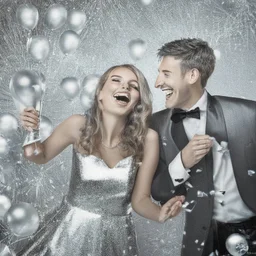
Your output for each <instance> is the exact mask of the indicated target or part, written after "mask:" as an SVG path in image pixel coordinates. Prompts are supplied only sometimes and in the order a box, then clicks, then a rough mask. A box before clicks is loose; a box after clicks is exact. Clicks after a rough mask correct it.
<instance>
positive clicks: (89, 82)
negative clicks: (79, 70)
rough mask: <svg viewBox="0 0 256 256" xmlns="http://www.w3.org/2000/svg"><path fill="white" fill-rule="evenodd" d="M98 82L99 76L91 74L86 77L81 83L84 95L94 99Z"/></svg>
mask: <svg viewBox="0 0 256 256" xmlns="http://www.w3.org/2000/svg"><path fill="white" fill-rule="evenodd" d="M99 81H100V76H99V75H96V74H92V75H88V76H86V77H85V78H84V80H83V82H82V88H84V90H85V93H86V94H88V95H89V96H90V97H94V95H95V91H96V88H97V85H98V83H99Z"/></svg>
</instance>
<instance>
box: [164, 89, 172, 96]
mask: <svg viewBox="0 0 256 256" xmlns="http://www.w3.org/2000/svg"><path fill="white" fill-rule="evenodd" d="M162 91H163V92H164V93H165V96H170V95H172V94H173V91H172V89H163V90H162Z"/></svg>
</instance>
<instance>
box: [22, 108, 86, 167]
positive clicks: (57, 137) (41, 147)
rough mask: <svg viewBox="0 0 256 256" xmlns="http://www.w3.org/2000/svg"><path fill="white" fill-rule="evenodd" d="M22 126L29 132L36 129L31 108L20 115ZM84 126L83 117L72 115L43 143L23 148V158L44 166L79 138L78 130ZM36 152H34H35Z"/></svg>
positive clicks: (36, 124)
mask: <svg viewBox="0 0 256 256" xmlns="http://www.w3.org/2000/svg"><path fill="white" fill-rule="evenodd" d="M21 122H22V126H23V127H24V128H25V129H26V130H29V131H31V130H32V129H36V128H37V127H38V124H39V121H38V116H37V114H36V112H35V110H34V109H33V108H26V109H25V110H24V111H23V112H22V114H21ZM84 125H85V117H84V116H82V115H73V116H71V117H69V118H67V119H66V120H64V121H63V122H62V123H61V124H59V125H58V126H57V127H56V129H55V130H54V131H53V133H52V134H51V135H50V137H49V138H47V140H45V141H44V142H43V143H40V142H36V143H32V144H30V145H27V146H25V147H24V156H25V157H26V158H27V159H28V160H29V161H32V162H34V163H37V164H45V163H47V162H48V161H50V160H51V159H53V158H54V157H55V156H56V155H58V154H59V153H61V152H62V151H63V150H64V149H65V148H66V147H67V146H68V145H70V144H74V143H76V142H77V141H78V140H79V138H80V129H81V128H82V127H84ZM35 150H36V151H35Z"/></svg>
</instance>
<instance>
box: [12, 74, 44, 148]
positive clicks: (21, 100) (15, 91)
mask: <svg viewBox="0 0 256 256" xmlns="http://www.w3.org/2000/svg"><path fill="white" fill-rule="evenodd" d="M9 88H10V91H11V94H12V97H13V99H14V102H15V104H16V106H17V108H18V109H19V110H20V111H21V110H22V109H23V108H24V107H34V108H35V109H36V110H37V111H38V112H39V114H40V113H41V108H42V106H41V105H42V99H43V96H44V94H45V78H44V76H43V74H42V73H38V72H35V71H31V70H21V71H18V72H16V73H15V74H14V76H13V77H12V79H11V81H10V85H9ZM40 139H41V138H40V136H39V131H38V130H33V131H32V132H29V133H28V134H27V136H26V138H25V141H24V144H23V146H26V145H29V144H31V143H34V142H37V141H40Z"/></svg>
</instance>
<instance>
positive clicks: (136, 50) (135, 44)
mask: <svg viewBox="0 0 256 256" xmlns="http://www.w3.org/2000/svg"><path fill="white" fill-rule="evenodd" d="M128 47H129V50H130V55H131V57H132V58H133V59H134V60H140V59H141V58H142V57H143V56H144V54H145V52H146V49H147V44H146V42H144V41H143V40H142V39H139V38H138V39H134V40H131V41H130V42H129V44H128Z"/></svg>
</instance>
